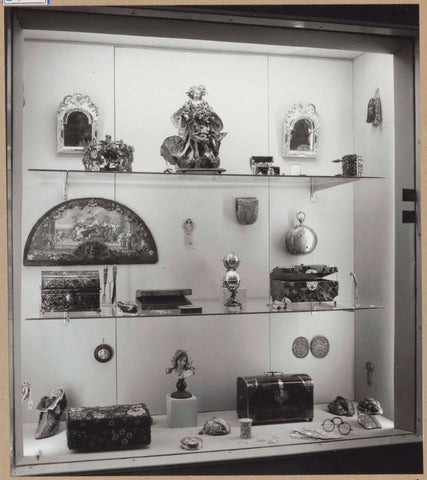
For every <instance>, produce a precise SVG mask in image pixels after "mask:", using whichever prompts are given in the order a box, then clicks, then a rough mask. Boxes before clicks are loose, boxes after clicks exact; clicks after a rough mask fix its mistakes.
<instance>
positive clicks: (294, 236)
mask: <svg viewBox="0 0 427 480" xmlns="http://www.w3.org/2000/svg"><path fill="white" fill-rule="evenodd" d="M296 217H297V219H298V222H299V224H298V225H295V227H293V228H292V229H291V230H290V231H289V232H288V233H287V234H286V248H287V249H288V250H289V252H290V253H292V254H293V255H304V254H306V253H311V252H312V251H313V250H314V249H315V248H316V246H317V235H316V232H315V231H314V230H313V229H312V228H310V227H307V225H303V223H304V220H305V213H304V212H298V213H297V215H296Z"/></svg>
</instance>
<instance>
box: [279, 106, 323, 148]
mask: <svg viewBox="0 0 427 480" xmlns="http://www.w3.org/2000/svg"><path fill="white" fill-rule="evenodd" d="M299 120H307V121H308V122H310V123H311V132H310V145H309V149H304V150H300V149H295V148H294V146H293V145H292V144H291V140H292V132H293V130H294V127H295V124H296V123H297V122H298V121H299ZM319 126H320V117H319V115H318V113H317V111H316V107H315V106H314V105H313V104H312V103H304V102H300V103H295V104H294V105H293V107H292V109H291V110H289V112H288V113H287V114H286V116H285V119H284V122H283V156H284V157H316V156H317V155H318V148H319Z"/></svg>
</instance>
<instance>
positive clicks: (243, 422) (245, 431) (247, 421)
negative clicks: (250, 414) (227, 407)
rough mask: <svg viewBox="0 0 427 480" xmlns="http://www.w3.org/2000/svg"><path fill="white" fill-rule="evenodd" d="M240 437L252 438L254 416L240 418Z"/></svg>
mask: <svg viewBox="0 0 427 480" xmlns="http://www.w3.org/2000/svg"><path fill="white" fill-rule="evenodd" d="M239 422H240V438H251V436H252V418H240V419H239Z"/></svg>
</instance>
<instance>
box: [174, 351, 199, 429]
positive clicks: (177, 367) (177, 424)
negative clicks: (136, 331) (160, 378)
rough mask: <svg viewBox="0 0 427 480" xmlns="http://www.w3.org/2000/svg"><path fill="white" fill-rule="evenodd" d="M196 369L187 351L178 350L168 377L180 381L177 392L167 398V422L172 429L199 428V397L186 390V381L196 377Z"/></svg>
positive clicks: (177, 384)
mask: <svg viewBox="0 0 427 480" xmlns="http://www.w3.org/2000/svg"><path fill="white" fill-rule="evenodd" d="M195 371H196V369H195V368H194V367H193V366H192V362H191V360H190V359H189V357H188V354H187V352H186V351H185V350H181V349H180V350H177V351H176V352H175V354H174V356H173V357H172V360H171V367H169V368H167V369H166V373H167V374H168V375H171V376H173V377H174V378H176V379H178V382H177V383H176V391H175V392H173V393H170V394H169V393H168V394H167V396H166V415H167V422H168V424H169V426H170V427H172V428H182V427H195V426H197V397H196V396H195V395H193V394H192V393H190V392H188V391H187V390H186V388H187V383H186V381H185V379H186V378H187V377H190V376H192V375H194V372H195Z"/></svg>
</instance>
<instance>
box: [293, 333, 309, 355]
mask: <svg viewBox="0 0 427 480" xmlns="http://www.w3.org/2000/svg"><path fill="white" fill-rule="evenodd" d="M309 349H310V346H309V343H308V340H307V339H306V338H305V337H297V338H296V339H295V340H294V341H293V343H292V353H293V354H294V356H295V357H297V358H304V357H306V356H307V355H308V351H309Z"/></svg>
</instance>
